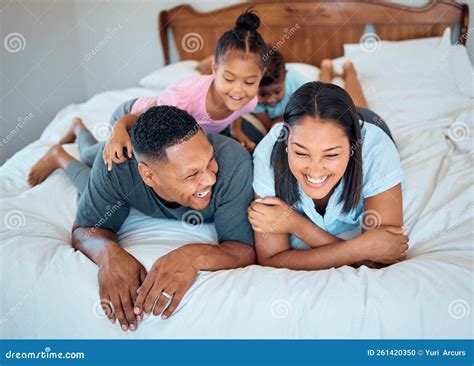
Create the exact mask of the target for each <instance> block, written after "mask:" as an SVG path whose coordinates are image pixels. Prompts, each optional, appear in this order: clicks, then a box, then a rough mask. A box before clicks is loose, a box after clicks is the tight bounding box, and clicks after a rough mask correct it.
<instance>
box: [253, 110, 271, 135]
mask: <svg viewBox="0 0 474 366" xmlns="http://www.w3.org/2000/svg"><path fill="white" fill-rule="evenodd" d="M255 118H257V119H258V120H259V121H260V122H262V124H263V125H264V126H265V128H266V129H267V131H270V128H272V126H273V121H272V120H271V119H270V117H268V114H266V113H265V112H261V113H255Z"/></svg>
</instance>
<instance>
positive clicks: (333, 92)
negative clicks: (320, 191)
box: [271, 81, 362, 213]
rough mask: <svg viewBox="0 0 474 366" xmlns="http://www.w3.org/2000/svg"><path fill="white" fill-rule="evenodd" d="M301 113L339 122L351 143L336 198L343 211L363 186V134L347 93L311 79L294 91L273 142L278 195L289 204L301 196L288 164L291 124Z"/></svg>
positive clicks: (353, 204) (355, 201)
mask: <svg viewBox="0 0 474 366" xmlns="http://www.w3.org/2000/svg"><path fill="white" fill-rule="evenodd" d="M304 117H312V118H318V119H323V120H331V121H333V122H334V123H337V124H338V125H339V126H341V127H342V128H343V129H344V131H345V133H346V136H347V138H348V139H349V143H350V145H351V154H350V158H349V163H348V165H347V168H346V171H345V173H344V176H343V179H344V190H343V192H342V196H341V199H340V201H339V202H344V206H343V212H345V213H348V212H350V211H351V210H352V209H353V208H355V207H356V206H357V204H358V203H359V200H360V197H361V186H362V138H361V126H360V123H359V115H358V112H357V110H356V107H355V105H354V102H353V101H352V99H351V97H350V96H349V94H348V93H347V92H346V91H345V90H344V89H342V88H340V87H339V86H337V85H334V84H326V83H322V82H319V81H313V82H309V83H306V84H304V85H302V86H301V87H300V88H299V89H298V90H297V91H296V92H294V93H293V95H292V96H291V98H290V100H289V101H288V104H287V105H286V108H285V113H284V115H283V118H284V121H285V123H284V125H283V129H282V130H281V132H280V136H279V138H278V140H277V142H276V143H275V145H274V146H273V150H272V155H271V165H272V167H273V171H274V174H275V192H276V195H277V197H279V198H280V199H282V200H284V201H285V202H288V203H289V204H290V205H293V204H295V203H296V202H298V201H299V200H300V194H299V190H298V182H297V180H296V178H295V177H294V175H293V173H292V172H291V170H290V167H289V165H288V153H287V147H288V138H289V135H290V131H291V128H292V127H293V126H294V125H296V124H298V123H299V122H300V121H301V120H302V119H303V118H304Z"/></svg>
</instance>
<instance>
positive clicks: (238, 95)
mask: <svg viewBox="0 0 474 366" xmlns="http://www.w3.org/2000/svg"><path fill="white" fill-rule="evenodd" d="M213 72H214V75H215V88H216V92H217V94H218V95H219V97H220V98H221V99H222V101H223V102H224V104H225V106H226V107H227V109H228V110H230V111H237V110H239V109H241V108H243V107H244V106H245V105H246V104H247V103H248V102H250V101H251V100H252V98H254V97H255V96H256V95H257V92H258V86H259V84H260V80H261V79H262V76H263V73H264V70H262V69H261V68H260V66H259V64H258V59H257V57H256V56H255V55H253V54H244V53H241V52H236V51H233V52H228V54H226V55H225V56H224V57H222V60H220V61H219V63H218V64H215V63H214V64H213Z"/></svg>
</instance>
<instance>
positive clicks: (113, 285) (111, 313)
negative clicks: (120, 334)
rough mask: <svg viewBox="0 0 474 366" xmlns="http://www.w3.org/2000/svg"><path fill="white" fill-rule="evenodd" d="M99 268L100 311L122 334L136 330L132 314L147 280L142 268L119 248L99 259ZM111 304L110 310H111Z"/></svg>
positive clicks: (135, 317) (107, 252)
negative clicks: (102, 311)
mask: <svg viewBox="0 0 474 366" xmlns="http://www.w3.org/2000/svg"><path fill="white" fill-rule="evenodd" d="M98 265H99V293H100V299H101V305H102V309H103V310H104V312H105V314H106V315H107V316H108V318H109V319H110V320H111V321H112V323H115V320H116V319H118V321H119V323H120V326H121V327H122V329H123V330H128V329H130V330H135V329H137V323H138V319H141V318H140V317H137V316H135V314H134V313H133V304H134V303H135V300H136V299H137V289H138V288H139V287H140V285H141V284H142V283H143V281H144V279H145V277H146V270H145V267H143V265H142V264H141V263H140V262H139V261H138V260H136V259H135V258H134V257H133V256H132V255H130V254H129V253H127V252H126V251H125V250H123V249H122V248H120V249H118V250H117V248H116V247H112V249H110V250H106V251H105V252H104V254H103V255H102V256H101V260H100V262H99V263H98ZM110 303H112V308H111V307H110Z"/></svg>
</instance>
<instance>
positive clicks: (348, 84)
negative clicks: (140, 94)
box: [342, 61, 368, 108]
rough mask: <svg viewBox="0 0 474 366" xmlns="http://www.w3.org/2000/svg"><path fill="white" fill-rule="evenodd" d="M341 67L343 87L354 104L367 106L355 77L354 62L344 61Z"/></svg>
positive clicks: (360, 86)
mask: <svg viewBox="0 0 474 366" xmlns="http://www.w3.org/2000/svg"><path fill="white" fill-rule="evenodd" d="M342 68H343V70H344V73H343V75H342V77H343V78H344V84H345V89H346V91H347V92H348V93H349V95H350V96H351V98H352V100H353V101H354V104H355V105H356V106H358V107H363V108H367V107H368V104H367V100H366V99H365V95H364V91H363V90H362V85H360V81H359V79H358V78H357V72H356V69H355V67H354V64H353V63H352V62H351V61H346V62H344V65H343V66H342Z"/></svg>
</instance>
